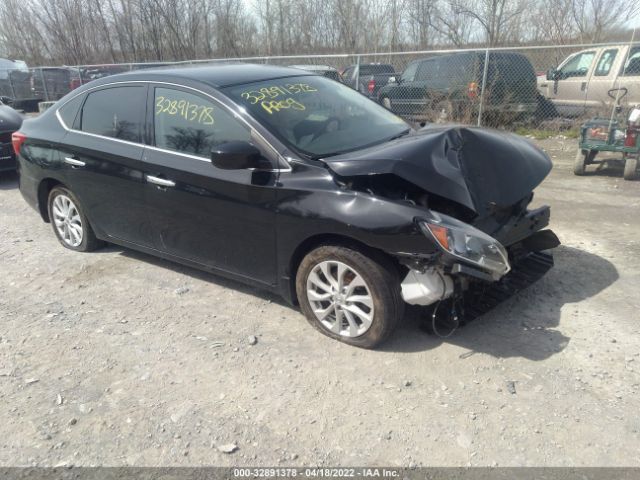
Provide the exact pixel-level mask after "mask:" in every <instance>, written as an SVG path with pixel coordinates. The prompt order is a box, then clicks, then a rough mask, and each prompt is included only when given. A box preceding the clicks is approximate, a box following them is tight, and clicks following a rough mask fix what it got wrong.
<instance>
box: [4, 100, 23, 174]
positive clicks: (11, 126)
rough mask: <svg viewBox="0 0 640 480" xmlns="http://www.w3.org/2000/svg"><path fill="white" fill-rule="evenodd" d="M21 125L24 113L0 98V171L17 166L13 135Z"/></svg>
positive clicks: (13, 168)
mask: <svg viewBox="0 0 640 480" xmlns="http://www.w3.org/2000/svg"><path fill="white" fill-rule="evenodd" d="M20 125H22V115H20V114H19V113H18V112H16V111H15V110H14V109H13V108H11V107H10V106H8V105H5V104H4V103H2V100H1V99H0V172H3V171H7V170H15V168H16V157H15V154H14V152H13V147H12V145H11V135H12V134H13V132H15V131H17V130H18V129H19V128H20Z"/></svg>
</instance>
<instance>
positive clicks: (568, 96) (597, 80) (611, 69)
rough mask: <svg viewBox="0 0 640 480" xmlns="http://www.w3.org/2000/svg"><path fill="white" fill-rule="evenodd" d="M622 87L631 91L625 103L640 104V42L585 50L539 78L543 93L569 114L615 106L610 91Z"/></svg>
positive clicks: (576, 114)
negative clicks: (608, 93) (638, 43)
mask: <svg viewBox="0 0 640 480" xmlns="http://www.w3.org/2000/svg"><path fill="white" fill-rule="evenodd" d="M629 48H631V50H629ZM620 87H625V88H626V89H627V90H628V94H627V95H626V96H625V98H624V103H623V105H624V104H626V105H640V45H632V46H631V47H630V46H629V45H628V44H627V45H613V46H606V47H594V48H588V49H586V50H581V51H579V52H577V53H574V54H572V55H570V56H569V57H567V58H566V59H565V60H564V61H563V62H562V63H561V64H560V65H559V66H558V67H557V68H552V69H550V70H549V71H548V72H547V74H546V76H542V77H538V90H539V92H540V94H542V95H543V96H544V97H545V98H547V99H549V100H550V101H551V102H552V103H553V105H554V107H555V109H556V112H557V113H558V114H559V115H562V116H569V117H576V116H581V115H584V114H590V113H595V112H594V111H595V110H597V109H598V108H602V107H605V108H606V107H609V106H611V105H613V103H614V101H613V100H612V99H611V98H610V97H609V96H608V95H607V92H608V91H609V90H610V89H612V88H620Z"/></svg>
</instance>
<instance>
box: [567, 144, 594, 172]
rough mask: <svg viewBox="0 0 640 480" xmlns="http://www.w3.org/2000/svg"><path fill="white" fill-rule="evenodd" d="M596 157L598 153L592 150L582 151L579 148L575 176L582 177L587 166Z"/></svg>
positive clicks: (574, 166)
mask: <svg viewBox="0 0 640 480" xmlns="http://www.w3.org/2000/svg"><path fill="white" fill-rule="evenodd" d="M595 157H596V152H594V151H591V150H582V149H581V148H578V153H576V159H575V161H574V162H573V173H574V175H578V176H582V175H584V174H585V173H586V169H587V165H589V164H590V163H591V162H593V159H594V158H595Z"/></svg>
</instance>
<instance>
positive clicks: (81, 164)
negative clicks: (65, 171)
mask: <svg viewBox="0 0 640 480" xmlns="http://www.w3.org/2000/svg"><path fill="white" fill-rule="evenodd" d="M64 163H68V164H69V165H72V166H74V167H84V166H85V165H86V163H84V162H83V161H82V160H78V159H75V158H72V157H64Z"/></svg>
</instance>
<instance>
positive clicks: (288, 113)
mask: <svg viewBox="0 0 640 480" xmlns="http://www.w3.org/2000/svg"><path fill="white" fill-rule="evenodd" d="M225 91H226V93H227V94H228V95H229V96H231V98H233V99H234V100H235V101H236V102H238V103H240V104H241V105H243V106H244V107H245V108H246V109H247V110H248V111H249V112H250V113H251V114H252V115H253V116H254V117H255V118H256V119H257V120H258V121H260V123H262V124H263V125H264V126H265V127H266V128H267V129H269V131H271V133H273V134H274V135H275V136H276V137H278V138H280V139H281V140H282V141H284V142H285V143H287V144H289V145H290V146H291V147H292V148H293V149H294V150H296V151H298V152H300V153H302V154H304V155H306V156H308V157H311V158H322V157H327V156H330V155H337V154H339V153H343V152H348V151H352V150H358V149H361V148H364V147H367V146H370V145H375V144H377V143H382V142H385V141H387V140H389V139H391V138H394V137H396V136H398V135H401V134H403V133H404V132H408V131H409V130H410V127H409V125H408V124H407V123H405V122H404V120H402V119H401V118H399V117H397V116H395V115H394V114H393V113H391V112H389V111H388V110H386V109H385V108H383V107H382V106H380V105H378V104H377V103H375V102H372V101H371V100H369V99H367V98H366V97H364V96H363V95H361V94H360V93H358V92H356V91H355V90H352V89H351V88H349V87H347V86H345V85H343V84H341V83H338V82H336V81H334V80H330V79H328V78H324V77H320V76H305V77H288V78H280V79H274V80H267V81H262V82H256V83H249V84H245V85H238V86H234V87H228V88H226V89H225Z"/></svg>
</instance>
